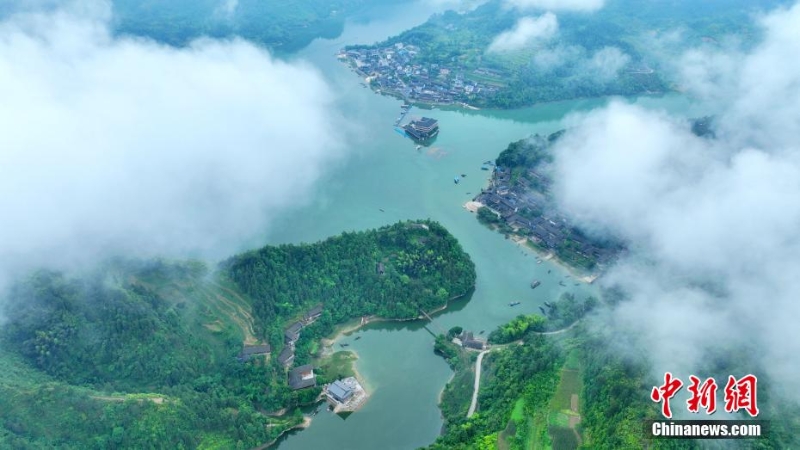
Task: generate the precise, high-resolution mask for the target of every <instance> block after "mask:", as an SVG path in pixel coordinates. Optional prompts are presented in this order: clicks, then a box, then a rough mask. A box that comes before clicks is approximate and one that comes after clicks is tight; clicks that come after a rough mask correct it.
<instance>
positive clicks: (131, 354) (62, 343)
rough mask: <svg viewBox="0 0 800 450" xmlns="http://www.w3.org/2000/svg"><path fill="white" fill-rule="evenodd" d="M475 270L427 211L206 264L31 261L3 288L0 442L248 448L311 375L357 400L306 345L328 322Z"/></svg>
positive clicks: (409, 299) (402, 303)
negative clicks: (78, 269) (72, 270)
mask: <svg viewBox="0 0 800 450" xmlns="http://www.w3.org/2000/svg"><path fill="white" fill-rule="evenodd" d="M474 282H475V269H474V266H473V263H472V261H471V260H470V259H469V257H468V256H467V254H466V253H465V252H464V251H463V250H462V248H461V246H460V245H459V243H458V242H457V241H456V240H455V238H453V236H452V235H450V234H449V233H448V232H447V230H445V229H444V228H443V227H442V226H441V225H439V224H438V223H436V222H432V221H406V222H398V223H396V224H394V225H390V226H385V227H382V228H379V229H377V230H369V231H362V232H347V233H343V234H342V235H340V236H336V237H332V238H329V239H327V240H325V241H322V242H318V243H314V244H300V245H281V246H267V247H263V248H261V249H258V250H254V251H250V252H246V253H243V254H241V255H237V256H234V257H232V258H229V259H227V260H225V261H223V262H222V263H221V264H219V266H218V267H217V268H216V270H213V271H212V270H209V268H208V267H207V266H206V265H205V264H203V263H201V262H197V261H181V262H167V261H161V260H156V261H130V260H114V261H109V262H108V263H107V264H105V265H103V266H102V267H98V268H96V269H95V270H94V271H92V272H90V273H84V274H81V275H75V274H64V273H59V272H51V271H42V272H37V273H35V274H33V275H32V276H30V277H29V278H27V279H25V280H21V281H19V282H18V283H17V284H16V285H15V287H13V288H12V289H11V290H10V291H9V292H10V295H9V297H8V298H7V299H4V300H5V301H4V309H3V314H4V316H5V317H6V319H7V320H6V323H5V325H4V327H3V329H2V333H0V339H2V345H1V346H0V348H2V351H0V364H2V365H3V367H4V370H3V371H2V372H3V375H2V376H0V394H2V395H0V398H3V399H5V400H4V407H3V408H1V409H0V419H2V420H3V421H4V423H6V424H10V425H8V426H10V427H12V428H13V429H14V430H15V433H14V435H13V436H12V435H8V436H0V444H3V446H5V444H8V446H9V447H23V448H24V447H26V446H27V447H31V446H33V447H45V446H51V445H54V443H55V442H63V439H66V438H67V437H66V436H67V434H68V435H69V438H68V439H69V441H70V442H71V444H73V445H74V448H100V447H106V445H102V446H101V445H98V444H97V443H98V442H107V443H110V442H112V441H114V442H118V445H119V446H122V447H125V448H148V447H152V446H154V445H155V446H169V447H174V448H178V447H180V446H181V445H185V446H190V447H192V448H196V447H206V446H208V447H215V448H236V447H237V445H238V444H237V443H241V445H242V446H244V447H245V448H253V447H258V446H261V445H263V444H265V443H269V442H271V441H273V440H274V439H275V438H276V437H278V436H279V435H280V434H281V433H282V432H283V431H285V430H287V429H290V428H294V427H297V426H299V425H301V423H302V422H303V420H304V419H303V417H302V415H301V414H299V413H297V412H296V407H297V406H299V405H303V404H309V403H313V402H316V401H318V399H320V398H324V397H321V396H320V394H321V393H322V387H323V386H326V385H328V386H330V385H336V384H335V383H337V382H340V385H337V386H339V387H340V388H342V390H339V391H336V390H335V389H334V391H331V390H330V388H329V389H328V391H327V392H329V393H330V394H332V395H333V394H336V395H340V397H339V400H344V403H347V401H348V400H351V397H352V398H353V399H355V400H358V399H360V401H363V399H364V396H363V395H362V394H363V390H361V392H359V389H358V387H357V386H356V383H350V380H348V379H347V378H346V377H347V376H349V375H348V374H347V370H346V368H344V365H346V364H347V363H348V362H349V361H340V363H339V364H338V365H337V364H335V363H334V362H335V361H336V358H334V359H332V360H331V361H330V362H329V361H328V360H327V359H326V358H324V357H321V355H320V353H321V349H322V345H321V343H320V340H321V339H322V338H323V337H326V336H330V335H331V334H333V332H334V330H335V328H336V326H337V325H340V324H344V323H346V322H348V321H350V320H353V319H358V318H360V317H363V316H373V315H379V316H381V317H385V318H388V319H413V318H416V317H418V316H419V315H420V314H422V313H424V312H425V311H431V310H434V309H437V308H441V307H443V306H444V305H446V304H447V302H448V301H449V300H450V299H451V298H452V297H454V296H458V295H461V294H463V293H465V292H467V291H469V290H470V289H471V288H472V287H473V285H474ZM297 324H300V326H296V325H297ZM278 349H283V350H281V351H280V353H283V352H284V350H286V349H289V351H288V353H287V354H289V355H291V356H286V357H283V358H282V357H280V356H276V354H277V353H278ZM334 356H335V355H334ZM337 358H339V359H340V360H341V358H342V357H341V356H338V357H337ZM342 375H344V377H343V376H342ZM343 378H344V379H343ZM340 380H341V381H340ZM345 388H346V389H345ZM334 397H335V396H334ZM355 407H357V404H356V403H353V402H351V403H347V404H346V405H344V408H355ZM75 410H80V411H81V414H79V415H78V414H74V413H72V411H75ZM271 411H277V412H279V413H281V414H271V413H270V412H271ZM108 445H110V444H108ZM70 448H73V447H70Z"/></svg>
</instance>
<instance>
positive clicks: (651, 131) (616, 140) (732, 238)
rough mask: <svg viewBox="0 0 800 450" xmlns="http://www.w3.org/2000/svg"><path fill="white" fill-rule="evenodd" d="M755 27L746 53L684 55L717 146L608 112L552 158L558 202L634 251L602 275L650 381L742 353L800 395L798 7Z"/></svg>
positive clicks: (663, 121) (681, 129)
mask: <svg viewBox="0 0 800 450" xmlns="http://www.w3.org/2000/svg"><path fill="white" fill-rule="evenodd" d="M762 24H763V25H764V27H765V31H766V33H765V39H764V42H763V43H761V44H759V45H757V46H756V47H755V48H754V49H753V50H752V51H750V52H747V53H741V54H733V55H730V54H728V55H720V54H718V53H715V52H712V51H710V50H708V49H706V50H702V51H699V50H698V51H693V52H690V53H688V54H687V56H686V57H685V58H684V59H683V61H684V65H685V72H684V75H685V78H686V83H687V85H688V86H690V87H691V92H692V93H693V94H694V95H696V96H697V97H698V98H699V99H701V100H704V101H707V102H710V103H711V104H713V105H714V106H715V107H716V108H718V109H717V110H718V111H720V114H719V115H718V117H717V121H716V123H717V125H716V133H717V136H718V138H717V139H713V140H707V139H702V138H698V137H696V136H694V135H692V134H691V133H690V132H689V130H688V127H687V126H686V124H685V123H684V122H683V121H682V120H678V119H674V118H671V117H670V116H668V115H666V114H664V113H657V112H652V111H646V110H644V109H642V108H639V107H636V106H631V105H627V104H623V103H618V102H617V103H613V104H612V105H610V106H609V107H608V108H605V109H603V110H599V111H595V112H592V113H589V114H588V115H584V116H581V117H576V118H574V120H575V123H576V124H578V125H579V126H578V127H577V128H575V129H573V130H572V131H570V132H569V133H567V135H566V136H565V137H564V139H563V140H562V141H561V142H560V143H559V144H558V146H557V148H556V150H555V153H556V155H557V161H556V167H557V174H558V175H557V180H558V181H557V186H556V193H557V197H558V199H559V200H560V201H561V203H562V205H563V206H564V208H565V209H566V210H569V211H571V212H572V213H574V214H575V215H576V216H577V217H578V218H579V220H580V221H582V222H584V223H587V224H591V225H592V226H598V225H599V226H602V227H605V228H607V229H610V230H612V231H614V232H616V233H617V234H619V235H620V236H622V237H624V238H625V239H627V240H628V241H629V242H630V248H631V253H630V255H628V256H626V257H624V258H623V259H622V261H621V262H620V263H619V264H618V265H617V266H615V267H613V268H612V269H611V270H610V273H608V275H607V277H605V282H606V283H608V284H618V285H620V286H621V287H622V288H624V290H625V291H626V292H627V293H628V294H629V295H630V298H631V299H630V301H627V302H625V303H623V304H622V305H620V306H619V307H618V308H617V309H616V310H615V311H614V314H613V317H612V318H611V319H610V320H611V323H612V324H613V329H614V330H615V332H617V333H619V336H621V337H622V339H626V338H629V337H631V336H633V337H634V338H635V342H638V345H639V346H640V348H645V349H647V352H648V354H649V355H650V357H651V358H652V359H653V360H654V362H655V368H654V369H655V373H658V374H661V376H663V373H664V371H666V370H672V371H673V372H679V373H681V372H682V373H684V374H685V373H688V372H693V371H697V370H698V369H699V368H700V367H701V366H702V365H703V362H704V361H707V360H708V358H709V356H713V355H726V354H730V352H731V350H732V349H734V350H737V351H741V350H742V349H748V354H749V355H751V356H752V358H754V360H755V362H757V363H759V364H760V365H761V367H763V368H764V370H765V372H759V373H760V374H761V375H765V374H766V375H768V376H769V377H771V378H772V379H773V380H775V381H777V384H776V385H773V386H777V387H778V388H780V389H782V394H784V395H790V398H793V399H794V400H800V394H798V392H800V390H798V389H797V388H798V387H800V386H799V384H800V383H798V379H800V359H798V358H797V355H798V354H800V332H799V331H798V330H800V328H798V327H797V324H796V318H797V317H800V301H798V299H800V280H799V279H798V278H797V276H796V274H797V273H800V202H799V201H798V199H800V89H798V88H797V86H800V61H798V59H797V57H796V56H797V42H800V5H797V6H795V7H793V8H791V9H789V10H783V11H779V12H776V13H774V14H772V15H770V16H768V17H766V18H765V19H764V20H763V21H762ZM715 61H717V62H719V61H722V62H723V64H721V68H720V69H719V70H718V69H717V68H716V67H715ZM754 349H755V350H754ZM753 350H754V351H753ZM754 370H755V369H754ZM739 375H742V374H739Z"/></svg>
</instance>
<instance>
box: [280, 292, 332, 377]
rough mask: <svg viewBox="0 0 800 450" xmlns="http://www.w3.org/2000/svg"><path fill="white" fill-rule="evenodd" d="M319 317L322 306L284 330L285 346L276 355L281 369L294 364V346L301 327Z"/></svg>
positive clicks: (318, 306)
mask: <svg viewBox="0 0 800 450" xmlns="http://www.w3.org/2000/svg"><path fill="white" fill-rule="evenodd" d="M321 315H322V305H317V306H315V307H314V308H312V309H311V310H310V311H308V312H307V313H305V314H304V315H303V318H302V319H300V320H298V321H297V322H294V323H293V324H291V325H289V327H288V328H286V330H284V332H283V342H284V344H285V345H284V346H283V350H281V353H280V355H278V362H279V363H280V364H281V365H283V367H286V368H287V369H288V368H289V367H292V364H294V345H295V343H296V342H297V340H298V339H300V331H302V329H303V327H306V326H308V325H311V324H312V323H314V321H315V320H317V319H318V318H319V316H321Z"/></svg>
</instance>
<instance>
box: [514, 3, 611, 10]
mask: <svg viewBox="0 0 800 450" xmlns="http://www.w3.org/2000/svg"><path fill="white" fill-rule="evenodd" d="M506 3H507V4H509V5H511V6H512V7H514V8H518V9H542V10H546V11H597V10H598V9H601V8H602V7H603V5H605V0H506Z"/></svg>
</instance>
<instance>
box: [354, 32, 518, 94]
mask: <svg viewBox="0 0 800 450" xmlns="http://www.w3.org/2000/svg"><path fill="white" fill-rule="evenodd" d="M418 54H419V47H417V46H414V45H405V44H403V43H402V42H398V43H396V44H393V45H387V46H384V47H355V48H346V49H345V50H342V51H341V52H340V53H339V58H340V59H343V60H345V61H347V62H348V63H349V64H350V66H351V67H352V68H353V69H354V70H355V71H356V72H357V73H358V74H359V75H361V76H363V77H364V78H365V79H366V80H367V82H368V83H369V84H370V85H371V86H372V87H373V88H374V89H376V90H379V91H380V92H383V93H387V94H392V95H397V96H399V97H402V98H403V99H404V100H406V101H410V102H419V103H426V104H441V105H450V104H455V103H464V104H465V103H468V102H474V101H475V98H480V97H490V96H493V95H494V94H496V93H497V91H498V90H499V88H498V86H496V85H492V84H489V83H486V82H480V81H476V80H477V79H485V78H497V79H502V78H504V77H505V75H504V74H502V73H500V72H497V71H495V70H493V69H488V68H478V69H476V70H473V71H472V73H473V74H474V75H475V78H476V80H470V79H468V78H467V77H465V76H464V71H465V69H464V68H462V67H461V66H457V65H455V63H454V64H453V65H447V64H434V63H431V64H423V63H419V62H418V61H417V55H418Z"/></svg>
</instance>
